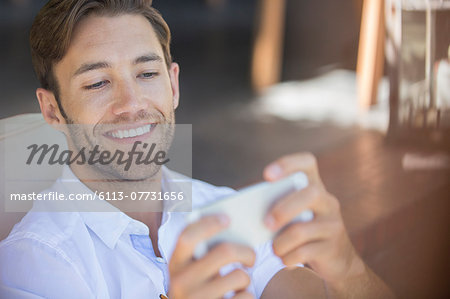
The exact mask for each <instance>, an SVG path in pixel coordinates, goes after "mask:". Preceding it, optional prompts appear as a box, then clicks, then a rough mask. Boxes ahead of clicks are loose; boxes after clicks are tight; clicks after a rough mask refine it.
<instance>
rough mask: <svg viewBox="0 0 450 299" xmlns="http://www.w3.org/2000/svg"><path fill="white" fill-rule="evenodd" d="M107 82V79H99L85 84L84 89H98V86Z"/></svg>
mask: <svg viewBox="0 0 450 299" xmlns="http://www.w3.org/2000/svg"><path fill="white" fill-rule="evenodd" d="M107 83H108V81H107V80H103V81H99V82H97V83H94V84H92V85H88V86H85V87H84V88H85V89H99V88H102V87H103V86H104V85H106V84H107Z"/></svg>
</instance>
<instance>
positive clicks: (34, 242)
mask: <svg viewBox="0 0 450 299" xmlns="http://www.w3.org/2000/svg"><path fill="white" fill-rule="evenodd" d="M179 176H180V174H177V173H175V172H173V171H170V170H168V169H166V168H163V181H171V180H170V178H173V177H179ZM168 178H169V179H168ZM188 179H189V178H188ZM189 180H191V181H192V199H193V206H194V207H195V206H200V205H203V204H205V203H207V202H210V201H213V200H216V199H218V198H220V197H223V196H226V195H228V194H230V193H232V192H234V191H233V190H232V189H230V188H226V187H216V186H212V185H210V184H207V183H205V182H201V181H198V180H193V179H189ZM68 181H70V182H71V184H70V185H69V184H67V183H66V182H68ZM173 181H175V180H173ZM73 182H75V183H76V184H75V186H76V188H77V192H80V193H84V194H86V193H89V192H90V193H92V191H91V190H89V189H88V188H87V186H85V185H84V184H83V183H82V182H80V181H79V180H78V178H77V177H76V176H75V175H74V174H73V173H72V171H71V170H70V168H68V167H67V168H66V169H65V170H64V172H63V175H62V177H61V178H60V179H58V180H57V181H56V182H55V184H54V185H53V186H52V188H51V189H50V191H56V192H61V193H68V192H74V190H73V188H74V184H73ZM162 188H163V190H164V191H170V190H173V189H172V188H173V185H170V184H168V186H167V185H166V186H165V185H164V184H163V185H162ZM47 191H48V190H47ZM104 203H105V204H107V205H109V203H107V202H104ZM111 206H112V205H111ZM185 214H186V213H181V212H163V216H162V221H161V226H160V228H159V230H158V236H159V239H158V247H159V251H160V253H161V255H162V258H159V257H156V255H155V254H154V252H153V247H152V243H151V240H150V237H149V229H148V227H147V226H146V225H145V224H144V223H142V222H140V221H137V220H134V219H132V218H130V217H129V216H127V215H126V214H124V213H122V212H120V211H118V210H117V212H33V210H31V211H30V212H29V213H27V215H26V216H25V217H24V218H23V219H22V220H21V222H20V223H18V224H16V225H15V226H14V228H13V230H12V231H11V233H10V234H9V236H8V237H7V238H6V239H5V240H3V241H2V242H0V298H42V297H44V298H64V299H70V298H77V299H79V298H86V299H87V298H133V299H139V298H159V296H160V294H167V293H168V288H169V274H168V264H167V261H168V259H169V258H170V256H171V255H172V252H173V250H174V247H175V245H176V241H177V239H178V236H179V234H180V233H181V232H182V230H183V229H184V228H185V226H186V225H187V222H186V217H185V216H186V215H185ZM255 250H256V257H257V258H256V263H255V265H254V267H252V268H249V269H247V271H248V273H249V275H250V277H251V285H250V287H249V289H248V290H249V291H250V292H252V293H253V294H254V295H255V296H256V297H260V296H261V294H262V292H263V290H264V288H265V286H266V284H267V283H268V282H269V280H270V279H271V278H272V277H273V275H274V274H276V273H277V272H278V271H279V270H280V269H281V268H283V264H282V263H281V261H280V259H279V258H277V257H276V256H275V255H274V254H273V252H272V247H271V244H269V243H268V244H265V245H263V246H261V247H259V248H256V249H255ZM234 267H235V265H230V266H228V267H226V268H224V269H223V270H224V271H221V273H226V272H229V271H231V270H233V268H234Z"/></svg>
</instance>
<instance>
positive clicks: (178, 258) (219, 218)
mask: <svg viewBox="0 0 450 299" xmlns="http://www.w3.org/2000/svg"><path fill="white" fill-rule="evenodd" d="M228 225H229V219H228V217H226V216H225V215H209V216H205V217H203V218H201V219H200V220H199V221H197V222H194V223H192V224H190V225H188V226H187V227H186V228H185V229H184V230H183V232H182V233H181V234H180V236H179V238H178V241H177V245H176V246H175V250H174V252H173V254H172V257H171V259H170V263H169V271H170V272H171V273H172V274H173V273H176V272H178V271H180V270H181V269H182V268H183V267H184V266H185V265H186V264H187V263H189V262H190V261H191V260H192V257H193V254H194V250H195V248H196V246H197V244H199V243H200V242H202V241H205V240H207V239H209V238H211V237H212V236H214V235H215V234H217V233H218V232H220V231H222V230H223V229H225V228H226V227H227V226H228Z"/></svg>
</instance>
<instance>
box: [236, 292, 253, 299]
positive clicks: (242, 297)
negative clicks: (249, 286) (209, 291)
mask: <svg viewBox="0 0 450 299" xmlns="http://www.w3.org/2000/svg"><path fill="white" fill-rule="evenodd" d="M253 298H255V297H253V295H252V294H251V293H249V292H244V291H241V292H238V293H236V294H235V295H234V296H233V297H232V299H253Z"/></svg>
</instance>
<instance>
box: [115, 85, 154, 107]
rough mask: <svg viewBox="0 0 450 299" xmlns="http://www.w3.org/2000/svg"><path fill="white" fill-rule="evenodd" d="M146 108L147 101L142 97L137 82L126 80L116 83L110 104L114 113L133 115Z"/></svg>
mask: <svg viewBox="0 0 450 299" xmlns="http://www.w3.org/2000/svg"><path fill="white" fill-rule="evenodd" d="M147 108H148V101H147V100H146V99H145V98H144V96H143V94H142V93H141V91H140V88H139V86H138V85H137V84H135V83H134V82H127V81H122V82H120V83H118V84H116V88H115V90H114V103H113V106H112V112H113V113H114V114H115V115H117V116H119V115H124V114H129V115H135V114H137V113H139V112H140V111H142V110H143V111H146V110H147Z"/></svg>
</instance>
